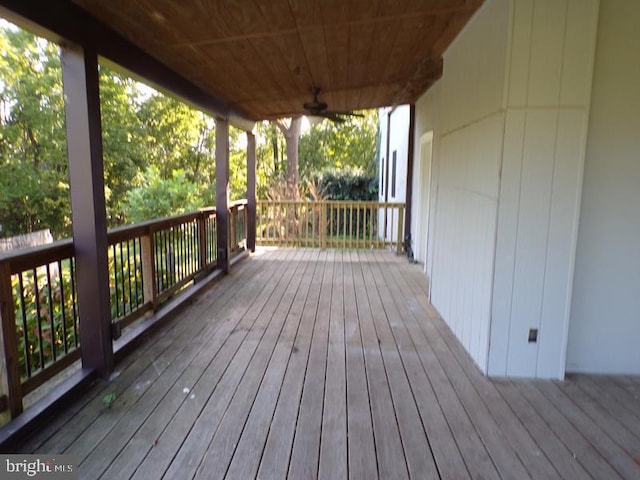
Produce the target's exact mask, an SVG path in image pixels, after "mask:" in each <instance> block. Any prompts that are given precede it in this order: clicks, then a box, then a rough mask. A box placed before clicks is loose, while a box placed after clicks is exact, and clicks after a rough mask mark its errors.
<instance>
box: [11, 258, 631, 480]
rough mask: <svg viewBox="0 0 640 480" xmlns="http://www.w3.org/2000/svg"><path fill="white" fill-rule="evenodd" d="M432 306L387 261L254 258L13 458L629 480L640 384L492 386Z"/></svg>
mask: <svg viewBox="0 0 640 480" xmlns="http://www.w3.org/2000/svg"><path fill="white" fill-rule="evenodd" d="M426 292H427V285H426V281H425V279H424V276H423V275H422V273H421V269H420V268H419V267H418V266H415V265H410V264H409V263H408V262H407V261H406V259H404V258H402V257H396V256H395V255H394V254H392V253H389V252H379V251H319V250H304V249H299V250H286V249H284V250H273V251H265V252H264V253H262V254H260V255H256V256H254V257H252V258H251V259H250V260H247V261H245V262H242V264H241V266H239V267H238V268H237V269H235V270H234V271H232V273H231V274H230V275H229V277H228V278H225V279H224V280H222V281H221V282H219V283H218V284H217V285H216V286H215V287H213V288H212V289H211V290H210V291H209V292H208V293H206V294H205V295H203V296H202V297H200V298H199V300H198V301H197V302H196V303H195V304H194V305H193V306H191V307H189V308H188V309H187V310H186V311H185V312H184V313H183V314H182V315H181V316H180V317H179V318H177V319H176V320H174V321H173V322H172V323H170V324H169V325H167V326H166V327H165V328H164V329H163V330H161V331H159V332H158V333H157V334H155V335H154V336H153V337H152V338H151V339H150V341H148V342H146V343H145V344H144V346H143V347H141V348H140V349H139V350H138V351H136V352H135V353H134V354H132V355H131V356H129V357H128V358H127V359H126V360H124V361H123V362H122V363H121V364H119V365H118V367H117V370H118V372H117V373H118V374H117V375H116V376H114V378H113V379H112V380H111V381H110V382H108V383H107V382H105V383H102V384H99V385H97V386H96V387H95V388H94V389H93V390H92V391H91V392H90V393H88V394H86V395H84V396H83V397H81V398H79V399H77V400H76V401H75V402H74V403H73V404H71V405H69V407H68V408H67V410H65V411H64V412H63V413H62V414H60V415H58V416H57V417H56V418H54V419H52V421H51V422H50V423H49V424H48V425H47V426H46V427H45V428H44V429H42V430H41V431H39V432H38V433H37V434H36V435H34V436H33V437H32V438H31V439H30V440H29V442H28V443H27V444H25V445H23V446H22V449H21V451H23V452H42V453H61V452H64V453H71V454H74V455H75V456H76V458H77V460H78V462H79V463H80V474H81V478H87V479H96V478H114V479H127V478H135V479H160V478H175V479H188V478H198V479H218V478H220V479H222V478H228V479H250V478H256V477H257V478H262V479H284V478H292V479H307V478H309V479H310V478H326V479H342V478H345V479H346V478H358V479H373V478H390V479H401V478H408V477H411V478H418V479H427V478H444V479H464V478H487V479H491V478H514V479H522V478H536V479H537V478H540V479H552V478H567V479H578V478H580V479H581V478H594V479H601V478H602V479H605V478H606V479H615V478H628V479H632V478H636V479H637V478H640V399H639V398H640V379H638V378H634V377H595V376H582V375H580V376H573V377H571V378H570V379H569V380H568V381H567V382H543V381H513V380H494V381H491V380H489V379H487V378H485V377H483V376H482V375H481V374H480V373H479V371H478V370H477V368H476V367H475V366H474V364H473V363H472V361H471V360H470V358H469V357H468V355H467V354H466V353H465V351H464V350H463V348H462V347H461V345H460V344H459V343H458V342H457V341H456V339H455V338H454V337H453V336H452V334H451V332H450V331H449V329H448V328H447V327H446V325H445V324H444V323H443V322H442V321H441V320H440V319H439V318H438V316H437V313H436V312H435V311H434V310H433V308H432V307H431V306H430V305H429V303H428V301H427V294H426ZM109 394H115V400H114V401H113V402H112V403H111V404H110V405H106V404H105V398H107V396H108V395H109Z"/></svg>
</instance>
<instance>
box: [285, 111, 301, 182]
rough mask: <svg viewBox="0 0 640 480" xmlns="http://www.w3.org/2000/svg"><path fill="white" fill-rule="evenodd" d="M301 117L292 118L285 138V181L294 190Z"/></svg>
mask: <svg viewBox="0 0 640 480" xmlns="http://www.w3.org/2000/svg"><path fill="white" fill-rule="evenodd" d="M301 122H302V118H301V117H298V118H294V119H293V120H292V121H291V126H290V127H289V135H287V136H286V139H287V183H288V184H289V187H290V188H291V189H292V190H293V191H296V190H297V189H298V143H299V142H300V123H301Z"/></svg>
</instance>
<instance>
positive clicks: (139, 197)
mask: <svg viewBox="0 0 640 480" xmlns="http://www.w3.org/2000/svg"><path fill="white" fill-rule="evenodd" d="M138 182H139V183H140V186H138V187H136V188H134V189H132V190H129V191H128V192H127V193H126V194H125V196H124V199H123V202H122V205H121V208H122V210H123V217H124V218H126V219H127V220H128V221H130V222H133V223H138V222H142V221H145V220H148V219H151V218H161V217H167V216H170V215H176V214H180V213H185V212H190V211H193V210H197V209H198V208H200V207H204V206H205V204H204V202H203V198H202V196H201V195H199V194H198V187H197V186H196V185H195V184H194V183H193V182H191V181H190V180H189V179H188V178H187V175H186V173H185V172H184V171H183V170H174V171H173V172H172V173H171V177H170V178H165V177H164V176H163V175H162V174H161V173H160V170H159V169H158V167H156V166H151V167H148V168H147V169H146V170H145V171H144V172H141V173H139V178H138Z"/></svg>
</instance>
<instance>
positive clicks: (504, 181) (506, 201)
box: [488, 110, 526, 376]
mask: <svg viewBox="0 0 640 480" xmlns="http://www.w3.org/2000/svg"><path fill="white" fill-rule="evenodd" d="M525 123H526V114H525V112H524V111H521V110H520V111H509V112H508V113H507V115H506V120H505V134H504V150H503V155H502V159H503V160H502V175H501V182H500V202H499V206H498V227H497V235H496V237H497V242H496V255H495V273H494V281H493V302H492V314H491V333H490V335H491V340H490V346H491V348H490V350H489V365H488V372H489V374H490V375H497V376H504V375H506V373H507V355H508V344H509V331H510V328H511V299H512V295H513V273H514V270H515V255H516V241H517V235H516V233H517V228H516V226H517V225H518V221H519V220H518V219H519V213H520V179H521V174H522V155H523V144H524V132H525Z"/></svg>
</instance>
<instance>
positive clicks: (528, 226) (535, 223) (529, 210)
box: [507, 111, 557, 377]
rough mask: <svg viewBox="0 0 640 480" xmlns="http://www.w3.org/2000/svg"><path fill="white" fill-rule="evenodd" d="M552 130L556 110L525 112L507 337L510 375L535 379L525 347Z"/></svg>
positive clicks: (536, 308) (545, 218)
mask: <svg viewBox="0 0 640 480" xmlns="http://www.w3.org/2000/svg"><path fill="white" fill-rule="evenodd" d="M556 129H557V113H556V112H553V111H551V112H548V111H534V112H529V113H527V123H526V129H525V143H524V157H523V164H522V183H521V190H520V213H519V222H518V225H517V229H518V232H517V242H516V263H515V273H514V282H513V283H514V287H513V301H512V306H511V329H510V335H509V356H508V367H507V374H508V375H510V376H516V377H520V376H534V375H535V370H536V361H537V350H538V349H537V346H538V345H537V344H536V343H528V342H527V336H528V331H529V329H530V328H539V326H540V315H541V309H542V297H543V284H544V273H545V257H546V248H547V236H548V231H549V209H550V203H551V183H552V176H553V161H554V157H555V151H554V147H555V137H556Z"/></svg>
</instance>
